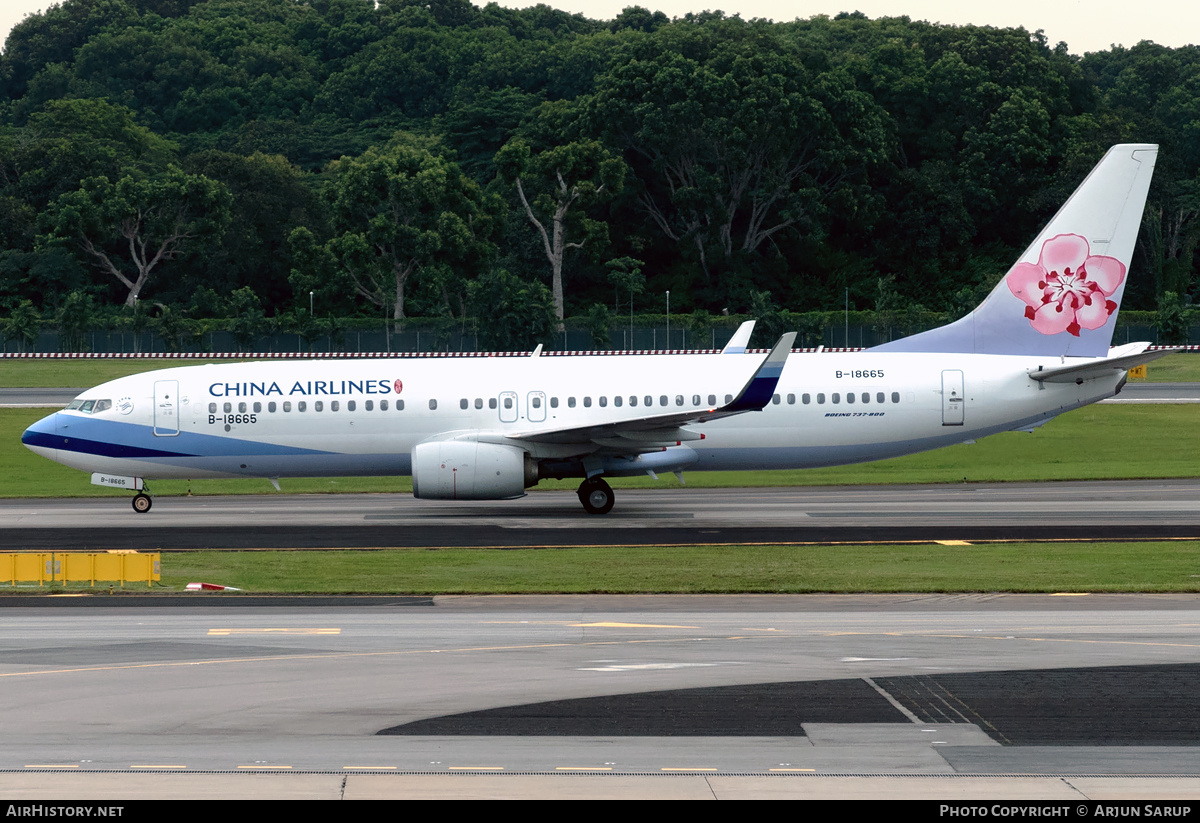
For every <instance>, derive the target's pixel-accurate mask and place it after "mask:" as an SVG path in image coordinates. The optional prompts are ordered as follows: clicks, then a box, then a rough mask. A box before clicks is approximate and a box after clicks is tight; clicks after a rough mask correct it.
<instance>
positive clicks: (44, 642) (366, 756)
mask: <svg viewBox="0 0 1200 823" xmlns="http://www.w3.org/2000/svg"><path fill="white" fill-rule="evenodd" d="M200 597H204V595H200ZM114 599H118V600H119V598H114ZM177 602H180V601H177ZM181 602H182V605H179V606H176V607H174V608H163V607H161V606H144V605H126V606H123V607H120V608H94V607H90V606H84V607H77V608H71V609H57V610H53V609H52V610H47V609H42V608H36V609H35V608H24V607H21V606H8V607H7V608H3V609H0V684H2V687H0V716H3V717H4V718H5V732H4V746H3V747H0V795H2V796H5V797H7V798H14V797H30V796H33V795H34V794H36V797H37V798H39V799H40V800H43V801H44V800H47V799H53V798H55V797H71V796H74V797H84V796H86V797H93V798H96V797H112V796H116V797H122V796H123V797H128V796H130V792H135V793H136V795H137V796H156V797H200V796H220V797H240V796H255V793H257V796H258V797H296V798H298V797H331V798H337V797H347V798H348V797H366V796H375V797H400V796H459V797H462V796H539V797H551V796H557V797H563V796H573V797H617V796H632V797H651V796H652V797H677V796H689V797H708V798H713V797H720V798H725V797H772V796H780V797H816V796H835V797H836V796H842V797H847V796H854V797H868V796H875V797H886V798H888V799H896V798H899V797H927V798H939V797H940V798H957V799H962V798H970V797H976V798H979V799H982V798H993V799H998V798H1005V797H1008V798H1022V799H1034V798H1040V799H1050V798H1056V799H1075V800H1079V799H1086V798H1107V799H1109V800H1111V799H1112V798H1117V797H1133V796H1137V797H1139V798H1141V799H1142V800H1143V801H1144V800H1145V799H1146V798H1159V799H1168V798H1178V797H1195V796H1196V794H1197V793H1200V747H1197V746H1196V741H1197V740H1200V698H1197V696H1196V694H1195V689H1194V683H1195V679H1196V676H1197V674H1198V673H1200V641H1198V640H1197V637H1196V627H1197V626H1198V625H1200V598H1198V597H1196V596H1192V595H1170V596H1121V595H1092V596H1084V597H1070V598H1063V597H1051V596H990V595H969V596H965V595H964V596H903V595H898V596H873V597H866V596H805V597H790V596H787V597H769V596H747V597H738V596H732V597H729V596H726V597H704V596H698V597H665V596H662V597H586V596H577V597H451V598H436V599H434V600H433V601H432V602H424V603H417V602H406V603H396V604H393V605H383V606H381V605H379V604H377V603H376V604H369V605H365V604H364V605H353V604H352V602H351V601H349V600H343V601H342V602H340V603H339V602H326V603H324V604H322V605H320V606H307V605H298V604H295V603H293V604H292V605H290V606H288V607H274V608H255V607H248V606H246V605H243V604H242V603H241V602H238V603H236V604H228V603H226V604H223V605H222V606H220V607H215V608H214V607H211V606H210V607H207V608H196V607H192V606H189V605H187V602H188V601H181ZM331 776H332V777H336V778H337V779H336V780H330V779H329V778H330V777H331ZM484 777H487V778H488V779H487V780H484ZM635 778H636V780H635ZM764 781H766V782H764ZM22 792H24V793H25V794H22ZM122 792H124V794H122Z"/></svg>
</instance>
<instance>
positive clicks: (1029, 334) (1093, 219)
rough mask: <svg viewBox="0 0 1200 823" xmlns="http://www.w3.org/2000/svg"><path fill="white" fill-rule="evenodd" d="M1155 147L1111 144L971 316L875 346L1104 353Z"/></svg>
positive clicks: (1075, 354) (879, 348) (878, 348)
mask: <svg viewBox="0 0 1200 823" xmlns="http://www.w3.org/2000/svg"><path fill="white" fill-rule="evenodd" d="M1157 156H1158V146H1156V145H1151V144H1124V145H1118V146H1113V147H1112V148H1111V149H1109V150H1108V152H1107V153H1106V154H1105V155H1104V157H1103V158H1102V159H1101V160H1100V162H1099V163H1098V164H1097V165H1096V167H1095V168H1094V169H1092V171H1091V173H1089V174H1088V176H1087V177H1086V178H1085V179H1084V181H1083V182H1082V183H1081V184H1080V185H1079V188H1077V189H1076V190H1075V193H1074V194H1072V195H1071V196H1070V198H1068V199H1067V202H1066V203H1064V204H1063V206H1062V208H1060V209H1059V210H1058V213H1057V214H1055V215H1054V217H1053V218H1052V219H1051V220H1050V222H1049V223H1048V224H1047V225H1046V227H1045V228H1044V229H1042V232H1041V233H1040V234H1039V235H1038V236H1037V239H1036V240H1034V241H1033V243H1032V244H1031V245H1030V246H1029V248H1027V249H1026V250H1025V253H1024V254H1022V255H1021V257H1020V259H1019V260H1018V261H1017V263H1016V265H1014V266H1013V267H1012V268H1011V269H1009V270H1008V273H1007V274H1006V275H1005V276H1004V279H1002V280H1001V281H1000V283H999V284H998V285H997V286H996V288H995V289H994V290H993V291H992V293H991V294H989V295H988V297H987V299H985V300H984V301H983V303H981V304H980V305H979V306H978V308H976V309H975V310H974V311H973V312H971V313H970V314H968V315H967V316H966V317H963V318H962V319H960V320H957V321H955V322H953V323H950V324H948V325H946V326H942V327H940V328H936V329H931V330H929V331H926V332H921V333H919V334H914V335H912V336H911V337H905V338H903V339H901V340H895V341H892V342H890V343H885V344H883V345H882V346H876V347H875V348H874V349H873V350H874V351H901V352H963V353H977V354H1031V355H1054V356H1072V357H1103V356H1105V355H1107V354H1108V349H1109V346H1110V345H1111V343H1112V336H1113V329H1114V328H1115V327H1116V322H1117V310H1118V308H1119V307H1120V305H1121V297H1122V295H1123V294H1124V293H1125V277H1126V275H1127V274H1128V272H1129V263H1130V260H1131V258H1132V257H1133V248H1134V243H1135V242H1136V240H1137V233H1138V229H1139V228H1140V226H1141V222H1142V212H1143V210H1144V209H1145V206H1146V195H1147V193H1148V192H1149V190H1150V178H1151V176H1152V175H1153V173H1154V162H1155V159H1156V158H1157Z"/></svg>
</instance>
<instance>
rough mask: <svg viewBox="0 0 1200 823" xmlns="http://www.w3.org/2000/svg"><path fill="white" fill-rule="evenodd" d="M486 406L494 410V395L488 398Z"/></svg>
mask: <svg viewBox="0 0 1200 823" xmlns="http://www.w3.org/2000/svg"><path fill="white" fill-rule="evenodd" d="M488 408H489V409H491V410H492V411H495V410H496V398H494V397H489V398H488Z"/></svg>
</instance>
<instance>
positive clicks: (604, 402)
mask: <svg viewBox="0 0 1200 823" xmlns="http://www.w3.org/2000/svg"><path fill="white" fill-rule="evenodd" d="M607 405H608V398H607V397H604V396H603V395H601V397H600V408H604V407H605V406H607Z"/></svg>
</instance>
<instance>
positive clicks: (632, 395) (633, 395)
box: [629, 394, 637, 406]
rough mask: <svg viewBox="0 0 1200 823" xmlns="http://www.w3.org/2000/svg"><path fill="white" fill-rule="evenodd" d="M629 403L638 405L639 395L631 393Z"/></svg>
mask: <svg viewBox="0 0 1200 823" xmlns="http://www.w3.org/2000/svg"><path fill="white" fill-rule="evenodd" d="M629 405H631V406H636V405H637V395H636V394H631V395H629Z"/></svg>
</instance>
